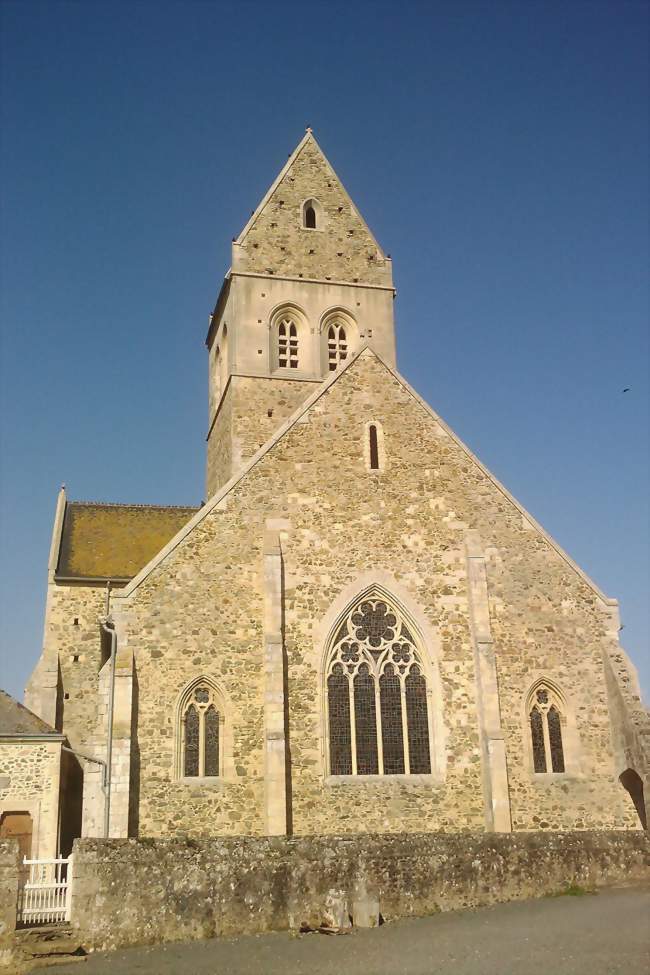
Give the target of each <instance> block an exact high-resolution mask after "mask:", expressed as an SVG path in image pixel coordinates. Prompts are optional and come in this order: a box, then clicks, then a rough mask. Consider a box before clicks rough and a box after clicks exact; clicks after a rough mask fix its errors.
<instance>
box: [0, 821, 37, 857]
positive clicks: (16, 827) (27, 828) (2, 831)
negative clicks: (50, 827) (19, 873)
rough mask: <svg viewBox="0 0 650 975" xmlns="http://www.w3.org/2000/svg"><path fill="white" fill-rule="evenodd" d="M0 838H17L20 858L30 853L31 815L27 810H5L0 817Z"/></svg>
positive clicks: (29, 855) (28, 855)
mask: <svg viewBox="0 0 650 975" xmlns="http://www.w3.org/2000/svg"><path fill="white" fill-rule="evenodd" d="M0 838H2V839H3V840H18V849H19V850H20V859H21V862H22V859H23V857H27V859H28V860H29V859H30V858H31V855H32V817H31V816H30V814H29V813H28V812H5V813H3V814H2V818H0Z"/></svg>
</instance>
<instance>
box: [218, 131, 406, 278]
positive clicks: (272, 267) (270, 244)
mask: <svg viewBox="0 0 650 975" xmlns="http://www.w3.org/2000/svg"><path fill="white" fill-rule="evenodd" d="M315 196H316V197H317V198H318V201H319V203H320V205H321V207H322V217H321V218H320V229H319V230H307V229H305V228H304V227H303V226H302V204H303V202H304V201H305V200H306V199H309V198H310V197H315ZM233 268H234V270H237V271H248V272H259V273H262V274H275V275H290V276H300V277H305V278H311V279H319V280H322V279H323V278H326V279H329V278H332V279H333V280H338V281H361V282H363V283H364V284H380V285H381V284H390V283H391V281H392V271H391V264H390V261H389V260H386V258H385V257H384V255H383V254H382V253H381V252H380V251H378V249H377V245H376V243H375V241H374V240H373V238H372V236H371V235H370V233H369V231H368V228H367V226H366V224H365V223H364V221H363V218H362V217H361V216H360V215H359V213H358V212H357V210H356V208H355V207H354V205H353V204H352V203H351V201H350V200H349V198H348V197H347V195H346V194H345V192H344V191H343V189H342V187H341V184H340V183H339V181H338V178H337V177H336V175H335V174H334V173H333V172H332V170H331V169H330V168H329V166H328V165H327V163H326V161H325V159H324V157H323V154H322V152H321V151H320V150H319V148H318V146H316V145H315V144H314V142H313V141H311V140H310V141H309V142H307V143H306V144H305V146H304V147H303V149H302V150H301V152H300V153H299V155H298V157H297V158H296V160H295V161H294V163H293V165H292V166H291V168H290V169H289V171H288V172H287V173H285V175H284V177H283V179H282V180H281V181H280V183H279V185H278V186H277V188H276V190H275V192H274V193H273V194H272V195H271V197H270V199H269V200H268V201H267V203H266V206H265V207H264V208H263V210H262V211H261V212H260V213H259V214H258V216H257V218H256V220H255V221H254V223H253V224H252V226H251V227H250V228H249V230H248V233H247V234H246V235H245V236H244V238H243V240H242V242H241V246H239V245H236V246H235V247H233Z"/></svg>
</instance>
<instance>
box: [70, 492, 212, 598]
mask: <svg viewBox="0 0 650 975" xmlns="http://www.w3.org/2000/svg"><path fill="white" fill-rule="evenodd" d="M198 510H199V508H198V507H195V508H189V507H188V508H177V507H162V506H158V505H135V504H133V505H132V504H102V503H96V502H91V501H69V502H67V504H66V506H65V514H64V518H63V529H62V532H61V544H60V547H59V559H58V564H57V568H56V577H57V578H64V579H132V578H133V576H135V575H137V573H138V572H139V571H140V569H142V568H143V567H144V566H145V565H146V564H147V562H149V561H150V560H151V559H152V558H153V557H154V555H156V554H157V553H158V552H159V551H160V549H161V548H163V547H164V546H165V545H166V544H167V542H168V541H169V540H170V539H171V538H173V537H174V535H175V534H176V532H177V531H178V530H179V529H180V528H182V527H183V525H185V524H186V523H187V522H188V521H189V520H190V518H191V517H192V516H193V515H195V514H196V512H197V511H198Z"/></svg>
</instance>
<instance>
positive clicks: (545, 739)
mask: <svg viewBox="0 0 650 975" xmlns="http://www.w3.org/2000/svg"><path fill="white" fill-rule="evenodd" d="M563 710H564V708H563V704H562V701H561V699H560V696H559V694H558V693H557V692H556V691H555V690H554V689H553V688H552V687H551V686H550V685H548V684H538V686H537V687H536V688H535V690H534V692H533V693H532V694H531V696H530V698H529V705H528V720H529V723H530V737H531V747H532V754H533V769H534V770H535V772H564V771H565V767H564V746H563V742H562V723H563V721H562V714H563Z"/></svg>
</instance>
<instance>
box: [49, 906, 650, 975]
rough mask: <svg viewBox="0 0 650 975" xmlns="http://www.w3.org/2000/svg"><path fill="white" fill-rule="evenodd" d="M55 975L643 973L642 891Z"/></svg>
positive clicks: (175, 948)
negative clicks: (73, 974)
mask: <svg viewBox="0 0 650 975" xmlns="http://www.w3.org/2000/svg"><path fill="white" fill-rule="evenodd" d="M56 972H57V973H58V975H72V973H76V975H82V973H83V975H538V973H539V975H616V973H618V972H621V973H625V975H648V973H649V972H650V888H647V887H643V888H639V887H636V888H635V887H629V888H620V889H610V890H603V891H601V892H600V893H598V894H593V895H585V896H582V897H568V896H563V897H553V898H542V899H540V900H533V901H522V902H518V903H512V904H499V905H496V906H494V907H484V908H480V909H478V910H467V911H455V912H452V913H448V914H437V915H435V916H434V917H427V918H415V919H412V920H401V921H395V922H393V923H389V924H385V925H382V927H380V928H375V929H374V930H356V931H354V932H353V933H352V934H349V935H345V936H328V935H323V934H304V935H299V936H291V935H289V934H287V933H278V934H265V935H258V936H247V937H241V938H218V939H215V940H212V941H201V942H196V943H193V944H189V945H188V944H185V945H178V944H174V945H165V946H161V947H157V948H131V949H128V950H121V951H116V952H111V953H102V954H94V955H92V956H90V957H89V958H88V959H87V961H86V962H80V963H76V964H73V965H65V966H57V968H56Z"/></svg>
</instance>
